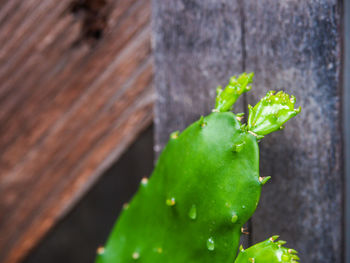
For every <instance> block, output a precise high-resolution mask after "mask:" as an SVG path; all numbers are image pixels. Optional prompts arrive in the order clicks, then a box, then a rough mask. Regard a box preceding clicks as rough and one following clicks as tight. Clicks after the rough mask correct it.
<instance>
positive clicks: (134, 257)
mask: <svg viewBox="0 0 350 263" xmlns="http://www.w3.org/2000/svg"><path fill="white" fill-rule="evenodd" d="M139 257H140V254H139V253H138V252H134V253H132V258H133V259H135V260H136V259H139Z"/></svg>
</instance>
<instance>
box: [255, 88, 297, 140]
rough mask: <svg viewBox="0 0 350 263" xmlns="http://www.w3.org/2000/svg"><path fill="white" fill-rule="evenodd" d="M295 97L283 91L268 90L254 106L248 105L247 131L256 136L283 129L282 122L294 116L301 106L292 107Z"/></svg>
mask: <svg viewBox="0 0 350 263" xmlns="http://www.w3.org/2000/svg"><path fill="white" fill-rule="evenodd" d="M294 104H295V97H294V96H293V95H292V96H291V97H290V98H289V95H288V94H286V93H284V92H283V91H280V92H278V93H277V94H275V92H274V91H269V92H268V93H267V95H266V96H265V97H264V98H262V99H261V100H260V101H259V102H258V103H257V104H256V105H255V106H254V107H252V106H250V105H249V118H248V131H250V132H251V133H253V134H256V135H258V136H264V135H266V134H269V133H271V132H274V131H277V130H281V129H283V126H282V125H283V124H284V123H286V122H287V121H288V120H289V119H291V118H292V117H294V116H296V115H297V114H298V113H299V112H300V110H301V108H300V107H299V108H298V109H294Z"/></svg>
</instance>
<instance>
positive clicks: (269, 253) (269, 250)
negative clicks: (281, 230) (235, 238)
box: [235, 236, 299, 263]
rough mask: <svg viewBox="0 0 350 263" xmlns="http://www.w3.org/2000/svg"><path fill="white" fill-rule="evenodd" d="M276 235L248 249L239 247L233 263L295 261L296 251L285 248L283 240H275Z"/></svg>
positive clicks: (287, 262) (297, 260)
mask: <svg viewBox="0 0 350 263" xmlns="http://www.w3.org/2000/svg"><path fill="white" fill-rule="evenodd" d="M277 238H278V236H273V237H271V238H269V239H267V240H265V241H263V242H261V243H258V244H256V245H254V246H252V247H250V248H248V249H243V248H241V249H240V252H239V254H238V257H237V259H236V261H235V263H297V262H299V257H298V256H297V255H296V254H297V251H296V250H294V249H291V248H285V247H284V246H283V245H284V244H285V243H286V242H285V241H283V240H280V241H276V239H277Z"/></svg>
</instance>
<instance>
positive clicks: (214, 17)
mask: <svg viewBox="0 0 350 263" xmlns="http://www.w3.org/2000/svg"><path fill="white" fill-rule="evenodd" d="M342 4H343V2H342V1H336V0H320V1H311V0H307V1H295V0H289V1H272V0H261V1H252V0H245V1H236V0H233V1H229V0H219V1H211V0H188V1H173V0H154V1H153V11H154V13H153V23H154V38H155V50H154V57H155V87H156V92H157V101H156V111H155V125H156V126H155V128H156V135H155V138H156V150H157V151H158V152H159V151H160V150H161V149H162V147H163V146H164V144H165V142H166V141H167V139H168V136H169V133H170V132H172V131H174V130H178V129H180V130H181V129H184V128H185V127H186V126H187V125H188V124H190V123H191V122H193V121H194V120H196V119H198V118H199V117H200V115H203V114H207V113H209V112H210V111H211V109H212V108H213V106H214V97H215V88H216V86H218V85H225V84H226V82H227V81H228V78H229V77H230V76H231V75H234V74H238V73H240V72H242V71H254V72H255V75H256V77H255V84H254V86H253V89H252V91H250V92H249V93H248V94H247V95H245V96H244V97H243V98H242V99H241V103H242V104H241V105H239V107H238V108H237V112H239V111H241V110H242V106H243V107H244V109H247V104H248V103H249V104H255V103H256V102H257V101H258V98H260V97H262V96H263V95H264V94H265V93H266V92H267V91H268V90H271V89H273V90H285V91H286V92H288V93H292V94H294V95H295V96H296V98H297V104H298V105H301V106H302V108H303V109H302V113H301V114H300V115H299V116H298V117H296V118H295V119H293V120H291V121H290V122H288V124H287V125H286V129H285V130H283V131H280V132H276V133H274V134H271V135H269V136H266V138H265V139H264V140H263V141H262V142H261V143H260V145H261V174H262V176H272V180H271V182H269V183H268V185H267V186H265V187H264V189H263V193H262V198H261V202H260V205H259V208H258V210H257V212H256V214H255V215H254V217H253V219H252V226H251V229H250V232H251V240H252V242H253V243H255V242H258V241H261V240H263V239H266V238H268V237H269V236H271V235H274V234H280V235H281V237H282V239H284V240H287V241H288V245H289V246H291V247H295V248H296V249H297V250H298V251H300V257H301V259H302V260H301V262H320V263H321V262H324V263H329V262H332V263H340V262H344V261H343V260H344V259H343V255H344V251H343V239H344V237H343V224H344V218H343V196H344V188H343V184H344V178H343V162H344V160H343V157H342V154H341V153H342V142H343V137H342V132H341V131H342V129H341V128H342V127H341V125H342V124H341V117H342V116H341V94H342V91H341V90H342V88H341V73H342V72H341V71H342V68H341V66H342V50H341V47H342V45H341V41H342V31H341V30H342V18H341V14H342Z"/></svg>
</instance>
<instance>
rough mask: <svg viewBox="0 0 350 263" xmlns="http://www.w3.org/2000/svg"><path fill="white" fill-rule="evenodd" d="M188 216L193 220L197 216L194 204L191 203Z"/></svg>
mask: <svg viewBox="0 0 350 263" xmlns="http://www.w3.org/2000/svg"><path fill="white" fill-rule="evenodd" d="M188 216H189V217H190V218H191V219H192V220H195V219H196V218H197V208H196V205H192V207H191V209H190V211H189V212H188Z"/></svg>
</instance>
